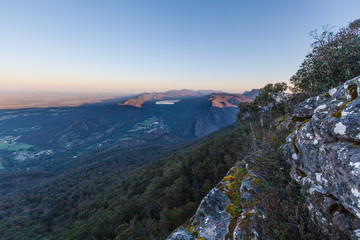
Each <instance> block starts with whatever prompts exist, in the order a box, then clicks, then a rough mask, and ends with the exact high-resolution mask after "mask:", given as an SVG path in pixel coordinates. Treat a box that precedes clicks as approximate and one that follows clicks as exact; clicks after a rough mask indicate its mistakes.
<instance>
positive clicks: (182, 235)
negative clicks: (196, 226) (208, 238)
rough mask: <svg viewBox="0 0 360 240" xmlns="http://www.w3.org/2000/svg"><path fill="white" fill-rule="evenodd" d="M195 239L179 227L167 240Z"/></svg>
mask: <svg viewBox="0 0 360 240" xmlns="http://www.w3.org/2000/svg"><path fill="white" fill-rule="evenodd" d="M195 239H196V238H195V237H194V236H193V235H191V233H189V232H188V231H187V230H186V229H185V228H183V227H179V228H177V229H176V230H175V232H173V233H172V234H171V235H170V236H169V237H168V238H167V240H195Z"/></svg>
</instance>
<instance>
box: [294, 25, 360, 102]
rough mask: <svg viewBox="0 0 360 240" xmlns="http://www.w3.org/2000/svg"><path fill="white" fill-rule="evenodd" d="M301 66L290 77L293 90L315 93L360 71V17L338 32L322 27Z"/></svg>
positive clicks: (331, 86) (337, 83)
mask: <svg viewBox="0 0 360 240" xmlns="http://www.w3.org/2000/svg"><path fill="white" fill-rule="evenodd" d="M311 36H312V37H313V38H314V39H315V42H314V43H313V45H312V47H313V49H312V51H311V53H309V54H308V55H307V56H306V58H305V60H304V62H303V63H302V64H301V67H300V69H299V70H298V71H297V72H296V74H294V76H292V77H291V79H290V82H291V83H292V84H293V91H295V92H308V93H310V94H311V95H317V94H320V93H323V92H326V91H328V90H329V89H330V88H333V87H336V86H338V85H340V84H342V83H344V82H345V81H346V80H349V79H351V78H354V77H356V76H358V75H360V19H357V20H355V21H353V22H351V23H350V24H349V26H347V27H345V28H341V29H340V30H339V31H338V32H336V33H334V32H332V31H331V30H330V29H329V27H323V29H322V32H321V33H319V32H318V31H317V30H315V31H313V32H311Z"/></svg>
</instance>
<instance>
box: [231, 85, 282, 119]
mask: <svg viewBox="0 0 360 240" xmlns="http://www.w3.org/2000/svg"><path fill="white" fill-rule="evenodd" d="M287 89H288V86H287V84H286V83H284V82H281V83H280V82H279V83H275V84H272V83H269V84H267V85H266V86H265V87H263V88H261V89H260V91H259V95H258V96H256V98H255V100H254V101H252V102H249V103H241V105H240V106H239V108H240V111H239V113H238V116H237V118H238V121H241V119H243V118H247V117H249V116H250V118H258V116H257V115H258V113H259V112H262V110H263V108H264V107H267V108H268V109H269V110H270V111H275V112H278V113H279V112H281V113H282V114H284V113H285V112H286V111H288V110H287V109H286V107H287V106H288V103H287V97H286V95H285V93H284V92H285V91H286V90H287Z"/></svg>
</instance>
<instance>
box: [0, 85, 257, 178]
mask: <svg viewBox="0 0 360 240" xmlns="http://www.w3.org/2000/svg"><path fill="white" fill-rule="evenodd" d="M174 92H175V91H171V92H170V93H169V92H167V93H166V94H161V93H157V94H155V95H156V97H155V98H149V97H148V96H149V94H148V93H146V94H145V96H146V98H147V100H146V101H143V102H142V104H141V107H138V106H132V105H129V104H125V105H124V104H118V103H117V102H116V101H107V102H103V103H95V104H84V105H81V106H77V107H55V108H30V109H17V110H16V109H14V110H0V156H1V165H0V166H1V170H0V171H3V172H4V171H5V172H16V171H37V170H41V171H51V172H58V171H62V170H63V169H64V168H66V166H68V165H69V163H71V162H73V161H75V160H76V159H78V158H79V157H82V156H85V155H88V154H91V153H93V152H99V151H103V150H106V149H114V148H123V149H131V148H136V147H148V146H158V145H163V146H170V145H174V144H179V143H183V142H186V141H189V140H192V139H195V138H197V137H202V136H205V135H207V134H209V133H211V132H213V131H216V130H218V129H220V128H221V127H224V126H227V125H229V124H232V123H234V122H235V121H236V114H237V112H238V108H237V106H238V105H239V104H240V103H241V102H244V101H245V102H247V101H251V99H248V98H246V97H244V96H242V95H240V94H224V93H221V94H211V95H203V96H200V97H199V96H198V95H201V94H205V93H208V91H200V92H195V93H194V92H193V91H190V90H189V91H185V92H184V90H182V91H181V93H179V92H175V93H174ZM180 95H181V97H180V99H176V98H175V97H179V96H180ZM194 95H196V97H194ZM159 96H165V97H159ZM134 99H135V100H136V99H142V100H143V99H144V97H143V96H142V95H140V96H137V97H135V98H134ZM132 101H134V100H132V99H129V100H126V101H125V102H132ZM135 105H136V104H135Z"/></svg>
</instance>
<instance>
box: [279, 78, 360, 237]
mask: <svg viewBox="0 0 360 240" xmlns="http://www.w3.org/2000/svg"><path fill="white" fill-rule="evenodd" d="M359 86H360V76H359V77H357V78H354V79H352V80H349V81H347V82H346V83H345V84H344V85H342V86H339V87H337V88H334V89H331V90H330V91H329V92H328V93H326V94H324V95H320V96H317V97H313V98H309V99H307V100H306V101H304V102H302V103H300V104H298V106H297V107H296V109H295V112H294V116H293V121H297V122H299V124H298V126H297V129H296V131H295V132H294V133H293V134H291V135H290V136H288V138H287V144H286V154H287V155H288V161H289V163H290V164H291V166H292V170H291V176H292V178H293V179H295V180H296V181H297V182H298V183H299V184H300V185H301V186H302V194H303V195H304V196H305V197H306V201H307V205H308V208H309V210H310V211H311V212H312V213H313V215H314V216H315V219H316V220H317V222H319V224H320V225H321V226H322V227H323V229H326V226H329V225H330V226H332V227H333V228H335V229H338V230H339V231H342V232H345V233H347V234H348V235H349V236H351V238H352V239H360V98H359V97H358V93H359V90H360V87H359ZM325 231H326V230H325Z"/></svg>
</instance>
